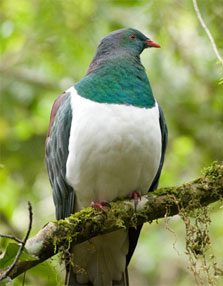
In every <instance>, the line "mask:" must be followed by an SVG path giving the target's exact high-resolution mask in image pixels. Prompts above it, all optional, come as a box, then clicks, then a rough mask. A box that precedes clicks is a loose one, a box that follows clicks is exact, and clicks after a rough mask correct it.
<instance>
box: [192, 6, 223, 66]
mask: <svg viewBox="0 0 223 286" xmlns="http://www.w3.org/2000/svg"><path fill="white" fill-rule="evenodd" d="M193 4H194V10H195V12H196V14H197V17H198V19H199V21H200V23H201V26H202V27H203V28H204V30H205V32H206V33H207V35H208V37H209V39H210V41H211V44H212V47H213V50H214V52H215V54H216V57H217V58H218V60H219V61H220V62H221V64H223V59H222V57H221V56H220V54H219V52H218V49H217V46H216V44H215V41H214V39H213V37H212V35H211V32H210V31H209V29H208V27H207V26H206V24H205V22H204V20H203V18H202V16H201V13H200V10H199V8H198V5H197V0H193Z"/></svg>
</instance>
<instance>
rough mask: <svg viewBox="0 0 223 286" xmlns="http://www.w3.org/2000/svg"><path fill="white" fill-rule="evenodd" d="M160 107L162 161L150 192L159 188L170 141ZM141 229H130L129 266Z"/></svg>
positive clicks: (139, 227)
mask: <svg viewBox="0 0 223 286" xmlns="http://www.w3.org/2000/svg"><path fill="white" fill-rule="evenodd" d="M158 107H159V123H160V130H161V140H162V145H161V146H162V150H161V159H160V164H159V168H158V171H157V173H156V176H155V178H154V180H153V182H152V185H151V186H150V188H149V191H150V192H152V191H153V190H155V189H156V188H157V187H158V184H159V179H160V175H161V171H162V167H163V162H164V156H165V152H166V147H167V141H168V130H167V126H166V122H165V118H164V114H163V111H162V109H161V107H160V105H159V104H158ZM141 228H142V225H138V226H137V228H130V229H129V252H128V254H127V257H126V260H127V265H128V264H129V262H130V259H131V257H132V255H133V252H134V250H135V247H136V244H137V241H138V238H139V234H140V231H141Z"/></svg>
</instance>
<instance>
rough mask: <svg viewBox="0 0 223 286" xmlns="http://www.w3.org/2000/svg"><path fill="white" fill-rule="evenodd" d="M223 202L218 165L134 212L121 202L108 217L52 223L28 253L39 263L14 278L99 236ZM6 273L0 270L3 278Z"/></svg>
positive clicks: (81, 216)
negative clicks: (71, 245) (183, 210)
mask: <svg viewBox="0 0 223 286" xmlns="http://www.w3.org/2000/svg"><path fill="white" fill-rule="evenodd" d="M222 198H223V164H220V165H219V164H217V163H214V164H213V165H212V166H211V167H209V168H207V169H206V171H205V173H204V175H203V176H202V177H199V178H197V179H196V180H194V181H192V182H189V183H186V184H183V185H182V186H179V187H169V188H161V189H159V190H156V191H154V192H152V193H148V194H146V195H145V196H143V197H142V199H141V201H140V202H139V204H138V206H137V211H136V212H135V210H134V203H132V202H130V201H117V202H112V203H111V209H109V208H108V209H107V210H106V214H104V213H102V212H100V211H98V210H95V209H92V208H85V209H83V210H82V211H80V212H78V213H75V214H73V215H72V216H70V217H69V218H67V219H65V220H60V221H57V222H50V223H48V224H47V225H46V226H45V227H44V228H43V229H42V230H40V232H39V233H38V234H37V235H36V236H34V237H33V238H31V239H29V240H28V241H27V244H26V249H27V250H28V252H29V253H30V254H31V255H34V256H35V257H36V258H37V259H36V260H34V261H33V260H30V261H22V262H19V263H18V264H17V265H16V266H15V268H14V269H13V270H12V271H11V273H10V275H9V276H10V277H11V278H15V277H17V276H18V275H19V274H21V273H23V272H25V271H26V270H28V269H30V268H32V267H33V266H35V265H37V264H39V263H41V262H43V261H44V260H46V259H48V258H50V257H51V256H53V255H55V254H56V253H57V252H59V251H66V250H67V249H69V246H70V242H71V241H72V242H73V243H75V244H78V243H81V242H83V241H85V240H88V239H90V238H92V237H94V236H96V235H99V234H105V233H109V232H112V231H115V230H118V229H125V228H126V229H127V228H129V227H135V226H136V225H140V224H142V223H145V222H152V221H153V220H156V219H159V218H163V217H166V216H167V215H168V216H173V215H176V214H178V213H179V211H180V210H181V209H182V208H186V209H187V211H188V210H194V209H196V208H199V207H201V206H207V205H208V204H210V203H212V202H215V201H218V200H220V199H222ZM1 272H2V270H0V274H1Z"/></svg>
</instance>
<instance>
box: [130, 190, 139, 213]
mask: <svg viewBox="0 0 223 286" xmlns="http://www.w3.org/2000/svg"><path fill="white" fill-rule="evenodd" d="M129 198H130V199H133V200H134V207H135V211H136V207H137V205H138V202H139V199H140V200H141V193H140V192H137V191H134V192H131V193H130V194H129Z"/></svg>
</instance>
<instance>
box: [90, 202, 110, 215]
mask: <svg viewBox="0 0 223 286" xmlns="http://www.w3.org/2000/svg"><path fill="white" fill-rule="evenodd" d="M90 206H91V207H92V208H96V209H99V210H101V211H102V212H104V213H105V212H106V211H105V209H104V206H106V207H109V208H111V205H110V204H109V203H108V202H106V201H101V202H100V203H95V202H91V204H90Z"/></svg>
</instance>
